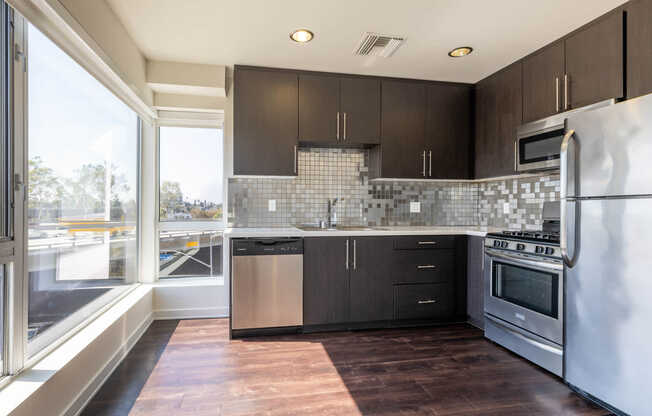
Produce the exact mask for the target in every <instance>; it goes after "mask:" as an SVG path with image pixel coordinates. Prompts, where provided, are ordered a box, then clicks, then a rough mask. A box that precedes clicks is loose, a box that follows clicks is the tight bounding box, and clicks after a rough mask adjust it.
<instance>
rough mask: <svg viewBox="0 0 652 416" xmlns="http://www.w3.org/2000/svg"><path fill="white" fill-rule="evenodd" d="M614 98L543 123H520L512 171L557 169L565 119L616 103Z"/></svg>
mask: <svg viewBox="0 0 652 416" xmlns="http://www.w3.org/2000/svg"><path fill="white" fill-rule="evenodd" d="M615 102H616V101H615V100H614V99H609V100H605V101H601V102H599V103H596V104H592V105H589V106H586V107H582V108H578V109H575V110H570V111H566V112H564V113H560V114H555V115H553V116H550V117H548V118H544V119H542V120H538V121H533V122H531V123H527V124H523V125H522V126H520V127H519V128H518V129H517V130H516V141H515V142H514V168H515V170H516V171H517V172H527V171H537V170H549V169H559V153H560V151H561V142H562V140H563V139H564V134H565V133H566V130H565V127H564V123H565V121H566V118H567V117H568V116H569V115H570V114H573V113H576V112H579V111H588V110H594V109H596V108H600V107H605V106H607V105H611V104H615Z"/></svg>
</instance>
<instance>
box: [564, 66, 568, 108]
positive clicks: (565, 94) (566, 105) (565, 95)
mask: <svg viewBox="0 0 652 416" xmlns="http://www.w3.org/2000/svg"><path fill="white" fill-rule="evenodd" d="M564 110H568V74H564Z"/></svg>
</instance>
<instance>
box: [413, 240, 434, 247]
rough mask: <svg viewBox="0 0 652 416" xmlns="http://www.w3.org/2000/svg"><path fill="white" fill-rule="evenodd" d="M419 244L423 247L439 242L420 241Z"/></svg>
mask: <svg viewBox="0 0 652 416" xmlns="http://www.w3.org/2000/svg"><path fill="white" fill-rule="evenodd" d="M417 244H419V245H422V246H423V245H434V244H437V242H436V241H419V242H418V243H417Z"/></svg>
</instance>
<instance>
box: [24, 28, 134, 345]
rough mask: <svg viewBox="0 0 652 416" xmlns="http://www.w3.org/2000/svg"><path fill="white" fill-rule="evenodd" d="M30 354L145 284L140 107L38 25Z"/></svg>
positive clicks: (32, 49) (31, 58)
mask: <svg viewBox="0 0 652 416" xmlns="http://www.w3.org/2000/svg"><path fill="white" fill-rule="evenodd" d="M28 39H29V42H28V44H29V47H28V53H27V55H28V62H29V68H28V85H29V88H28V91H29V94H28V114H27V117H28V157H29V163H28V168H29V178H28V184H29V188H28V190H29V192H28V207H27V219H28V237H29V241H28V252H27V255H28V258H27V266H28V273H29V276H28V280H29V308H28V339H29V340H30V345H29V349H30V353H34V352H36V351H38V350H39V349H40V348H41V347H43V346H44V345H46V344H47V343H49V342H50V340H52V339H54V338H55V337H57V336H59V335H61V334H62V333H63V332H64V331H67V330H68V329H70V328H71V327H73V326H74V325H77V324H78V323H79V322H81V321H82V320H84V319H85V318H87V317H88V316H89V314H92V313H93V312H95V311H97V310H98V309H99V308H101V307H102V306H103V305H106V304H107V303H108V302H109V301H111V300H112V299H114V298H116V297H117V296H118V295H119V294H120V293H121V292H122V291H123V290H124V289H125V288H126V284H127V283H130V282H133V281H135V280H136V273H137V247H138V245H137V238H138V237H137V236H138V233H137V218H138V166H139V164H138V163H139V162H138V161H139V122H138V117H137V115H136V113H134V112H133V111H132V110H131V109H129V108H128V107H127V106H126V105H125V104H124V103H123V102H121V101H120V100H118V99H117V98H116V97H115V96H114V95H113V94H112V93H111V92H110V91H109V90H108V89H107V88H105V87H104V86H103V85H102V84H100V83H99V82H98V81H97V80H96V79H95V78H93V77H92V76H91V75H90V74H88V73H87V72H86V71H85V70H84V69H83V68H82V67H81V66H79V65H78V64H77V63H76V62H75V61H74V60H72V59H71V58H70V57H69V56H68V55H67V54H65V53H64V52H63V51H62V50H60V49H59V48H58V47H57V46H56V45H55V44H54V43H53V42H51V41H50V40H49V39H48V38H46V37H45V36H44V35H43V34H42V33H41V32H39V31H38V30H37V29H36V28H34V27H33V26H30V27H29V30H28Z"/></svg>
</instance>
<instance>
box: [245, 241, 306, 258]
mask: <svg viewBox="0 0 652 416" xmlns="http://www.w3.org/2000/svg"><path fill="white" fill-rule="evenodd" d="M232 247H233V253H232V254H233V256H266V255H267V256H269V255H273V256H283V255H288V254H303V239H302V238H298V237H283V238H278V237H274V238H241V239H233V240H232Z"/></svg>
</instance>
